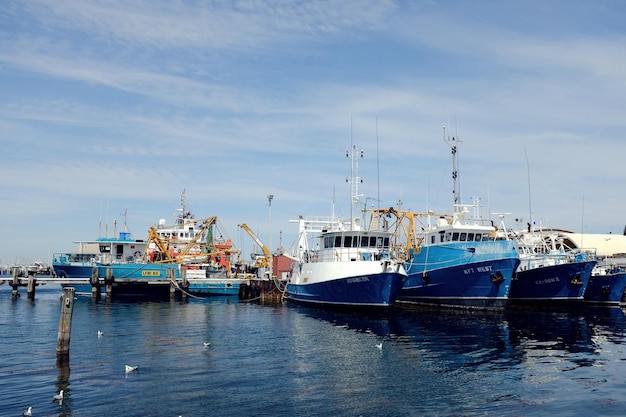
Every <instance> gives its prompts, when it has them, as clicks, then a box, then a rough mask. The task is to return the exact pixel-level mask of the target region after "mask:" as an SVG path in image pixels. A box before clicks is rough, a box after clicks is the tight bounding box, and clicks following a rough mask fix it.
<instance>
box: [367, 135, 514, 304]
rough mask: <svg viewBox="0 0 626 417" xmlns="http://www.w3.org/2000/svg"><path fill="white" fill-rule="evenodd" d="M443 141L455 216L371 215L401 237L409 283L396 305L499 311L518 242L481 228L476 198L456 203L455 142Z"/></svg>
mask: <svg viewBox="0 0 626 417" xmlns="http://www.w3.org/2000/svg"><path fill="white" fill-rule="evenodd" d="M446 142H450V143H451V145H452V165H453V175H452V178H453V183H454V189H453V195H454V205H453V214H436V213H434V212H432V211H429V212H427V213H413V212H410V211H400V210H394V209H393V208H390V209H380V210H372V212H373V213H375V216H376V217H381V218H391V219H395V229H396V230H400V229H402V231H403V232H404V233H403V234H404V236H405V241H403V242H400V243H399V244H402V245H406V264H405V269H406V271H407V274H408V279H407V280H406V282H405V284H404V287H403V288H402V291H401V292H400V295H399V297H398V303H399V304H400V303H402V304H416V305H426V306H437V307H449V308H478V309H496V310H499V309H503V308H505V307H506V304H507V299H508V293H509V288H510V284H511V278H512V277H513V273H514V272H515V270H516V268H517V266H518V265H519V262H520V260H519V255H518V252H517V243H516V242H515V241H513V240H508V239H500V238H498V236H497V235H496V228H495V227H494V226H493V225H491V223H489V224H485V221H484V220H483V219H482V215H481V213H480V206H479V202H478V200H477V199H474V201H473V203H472V204H471V205H463V204H460V203H459V201H460V199H461V197H460V192H459V191H458V190H459V177H458V172H457V143H458V140H456V139H454V138H452V139H451V140H450V139H448V140H447V141H446ZM391 227H394V226H393V225H392V226H391ZM401 234H402V233H399V235H401Z"/></svg>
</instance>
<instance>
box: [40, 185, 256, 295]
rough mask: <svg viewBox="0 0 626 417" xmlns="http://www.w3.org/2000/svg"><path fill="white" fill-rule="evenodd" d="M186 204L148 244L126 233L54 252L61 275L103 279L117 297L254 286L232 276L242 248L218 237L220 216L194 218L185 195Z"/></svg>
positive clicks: (84, 288)
mask: <svg viewBox="0 0 626 417" xmlns="http://www.w3.org/2000/svg"><path fill="white" fill-rule="evenodd" d="M181 202H182V203H181V207H180V208H178V209H177V213H176V214H175V216H174V217H175V223H174V224H173V225H167V224H166V223H165V220H163V219H161V220H160V221H159V223H158V225H157V226H153V227H150V230H149V232H148V239H147V240H145V241H144V240H136V239H132V238H131V237H130V233H129V232H128V231H125V232H122V233H120V237H119V238H100V239H97V240H95V241H85V242H78V243H79V250H78V251H77V252H75V253H59V254H55V255H54V256H53V263H52V265H53V268H54V270H55V272H56V275H57V276H58V277H60V278H93V277H96V278H99V279H104V280H105V283H110V284H111V294H112V296H125V295H128V296H142V295H143V296H146V297H152V296H154V295H157V294H158V295H164V294H166V295H168V294H169V293H170V291H171V288H169V286H170V284H171V286H172V288H173V289H174V290H175V291H185V292H187V293H189V294H192V295H233V294H238V292H239V287H240V285H241V283H248V282H249V281H248V279H237V278H235V277H234V274H233V273H232V270H231V265H230V256H231V254H232V253H238V250H236V249H233V248H232V243H231V240H230V239H224V238H223V237H222V236H220V237H219V238H217V239H214V238H213V226H214V225H215V224H216V222H217V217H216V216H213V217H209V218H206V219H196V218H194V216H193V215H192V214H191V212H189V211H188V210H187V208H186V195H185V192H184V191H183V194H182V197H181ZM125 230H127V228H126V226H125ZM94 271H95V272H94ZM95 283H97V281H95ZM62 285H64V286H65V285H70V284H62ZM71 285H72V286H73V287H75V288H76V293H77V294H92V284H91V283H86V284H78V285H77V284H71Z"/></svg>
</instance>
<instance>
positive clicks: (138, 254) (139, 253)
mask: <svg viewBox="0 0 626 417" xmlns="http://www.w3.org/2000/svg"><path fill="white" fill-rule="evenodd" d="M140 256H141V252H139V251H138V250H136V251H135V258H139V257H140Z"/></svg>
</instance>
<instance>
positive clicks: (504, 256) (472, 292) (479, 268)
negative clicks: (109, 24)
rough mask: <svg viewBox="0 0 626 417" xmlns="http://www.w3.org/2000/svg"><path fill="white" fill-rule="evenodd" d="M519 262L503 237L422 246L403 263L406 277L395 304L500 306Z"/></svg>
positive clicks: (501, 306) (462, 306)
mask: <svg viewBox="0 0 626 417" xmlns="http://www.w3.org/2000/svg"><path fill="white" fill-rule="evenodd" d="M519 262H520V261H519V255H518V253H517V250H516V246H515V244H514V243H513V242H511V241H506V240H502V241H483V242H458V243H454V244H449V245H437V246H429V247H423V248H421V250H420V252H419V253H415V254H413V256H412V257H411V258H410V259H409V262H408V263H407V264H406V265H405V268H406V269H407V273H408V276H409V277H408V279H407V281H406V283H405V284H404V288H403V289H402V291H401V293H400V296H399V298H398V303H403V304H419V305H431V306H437V307H449V308H477V309H503V308H505V307H506V304H507V298H508V292H509V288H510V284H511V279H512V277H513V273H514V271H515V270H516V269H517V267H518V265H519Z"/></svg>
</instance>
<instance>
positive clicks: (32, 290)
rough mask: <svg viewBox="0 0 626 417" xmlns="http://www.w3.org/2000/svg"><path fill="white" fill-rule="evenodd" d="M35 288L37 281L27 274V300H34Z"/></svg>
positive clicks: (33, 276)
mask: <svg viewBox="0 0 626 417" xmlns="http://www.w3.org/2000/svg"><path fill="white" fill-rule="evenodd" d="M36 287H37V279H36V278H35V274H34V273H33V274H31V273H29V274H28V286H27V287H26V294H27V296H26V297H27V298H28V299H29V300H34V299H35V288H36Z"/></svg>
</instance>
